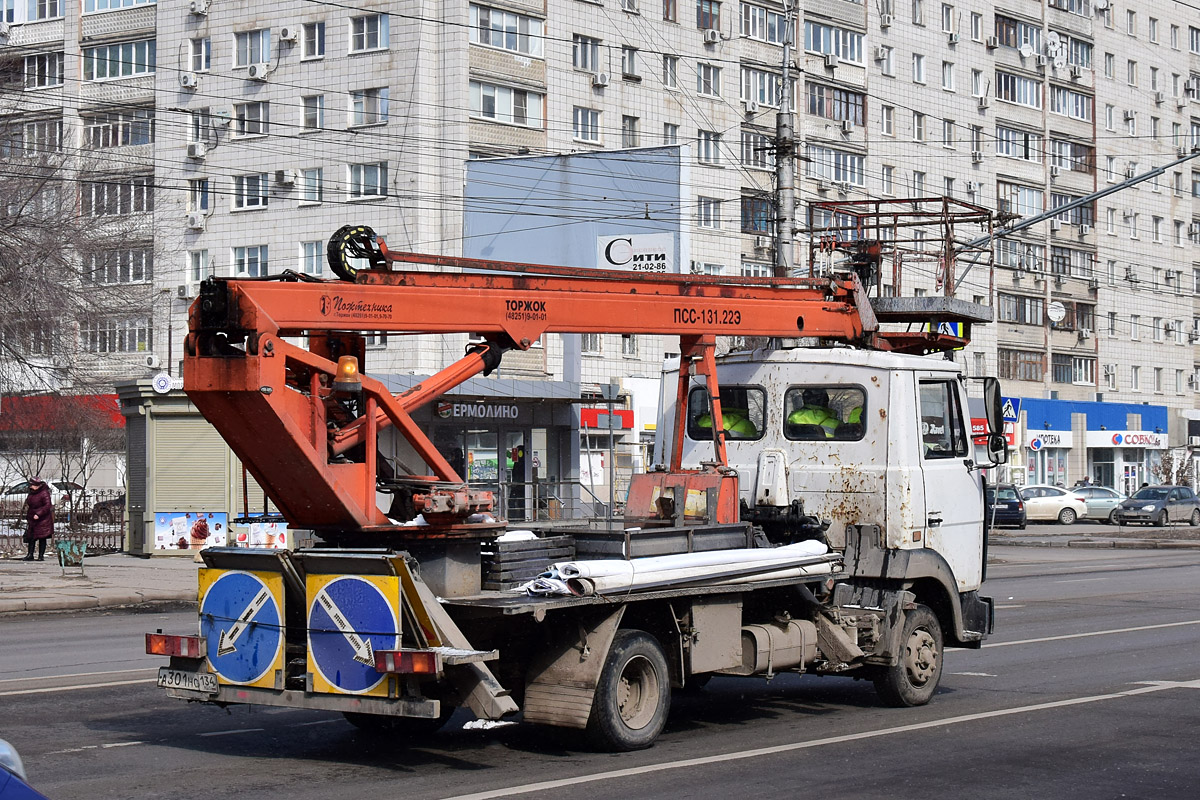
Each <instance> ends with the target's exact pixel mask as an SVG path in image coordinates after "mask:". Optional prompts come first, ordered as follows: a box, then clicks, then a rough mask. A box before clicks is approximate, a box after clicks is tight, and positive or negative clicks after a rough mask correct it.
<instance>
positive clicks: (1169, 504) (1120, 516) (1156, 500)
mask: <svg viewBox="0 0 1200 800" xmlns="http://www.w3.org/2000/svg"><path fill="white" fill-rule="evenodd" d="M1113 517H1114V519H1115V520H1116V521H1117V522H1118V523H1121V524H1124V523H1131V522H1140V523H1142V524H1143V525H1158V526H1159V527H1163V526H1165V525H1168V524H1170V523H1172V522H1187V523H1189V524H1191V525H1197V526H1200V497H1197V496H1196V493H1195V492H1193V491H1192V490H1191V489H1190V488H1189V487H1187V486H1143V487H1142V488H1141V489H1138V490H1137V491H1136V492H1134V493H1133V494H1132V495H1130V497H1129V499H1128V500H1123V501H1121V504H1120V505H1118V506H1117V508H1116V511H1115V512H1114V514H1113Z"/></svg>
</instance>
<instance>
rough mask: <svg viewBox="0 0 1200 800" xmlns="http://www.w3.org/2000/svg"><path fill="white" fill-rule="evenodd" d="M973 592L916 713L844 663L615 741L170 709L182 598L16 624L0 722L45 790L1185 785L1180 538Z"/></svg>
mask: <svg viewBox="0 0 1200 800" xmlns="http://www.w3.org/2000/svg"><path fill="white" fill-rule="evenodd" d="M987 588H988V590H989V591H990V593H991V594H992V595H993V596H995V597H996V599H997V603H998V611H997V617H998V620H997V622H998V631H997V633H996V635H995V636H993V637H992V638H991V639H990V640H989V641H988V643H987V644H986V645H985V647H984V648H983V649H982V650H978V651H963V650H952V651H949V652H948V654H947V658H946V670H945V674H944V677H943V681H942V688H941V690H940V691H939V693H938V695H937V696H936V697H935V698H934V700H933V702H932V703H930V704H929V705H928V706H925V707H923V708H917V709H884V708H880V707H878V706H877V705H876V702H875V696H874V691H873V689H872V688H871V686H870V685H869V684H867V683H864V682H856V681H852V680H849V679H844V678H817V677H813V676H793V675H787V676H782V677H779V678H776V679H775V680H773V681H770V682H765V681H762V680H752V679H740V680H739V679H733V678H718V679H715V680H713V681H712V682H711V683H710V684H709V687H708V688H707V689H706V690H705V691H704V692H703V693H701V694H699V695H697V696H683V697H679V698H677V700H676V702H675V703H674V706H673V709H672V713H671V717H670V722H669V724H668V728H667V730H666V732H665V733H664V735H663V736H662V738H661V739H660V741H659V743H658V744H657V745H656V746H655V747H654V748H652V749H650V750H646V751H642V752H638V753H628V754H622V755H609V754H604V755H601V754H595V753H591V752H588V751H587V750H586V749H585V748H584V747H582V746H581V743H580V741H579V740H578V738H577V737H575V736H573V735H571V734H569V733H566V732H563V731H557V730H549V729H538V728H536V727H534V726H524V725H520V724H515V725H507V726H504V727H500V728H494V729H490V730H489V729H464V728H463V724H462V723H463V722H464V721H465V720H464V718H463V717H464V716H465V715H464V714H463V712H459V714H457V715H456V716H455V717H454V718H453V719H452V720H451V722H450V723H449V724H448V725H447V726H446V728H444V729H443V731H442V732H441V733H439V734H438V735H436V736H434V737H431V738H428V739H426V740H423V741H420V742H417V743H415V744H414V745H412V746H409V747H398V746H396V745H394V744H388V743H386V742H383V741H380V740H378V739H372V738H371V737H369V736H367V735H365V734H362V733H360V732H358V731H357V730H356V729H354V728H353V727H351V726H350V725H349V724H347V723H346V722H344V721H343V720H342V719H341V718H340V717H339V716H337V715H333V714H328V713H321V712H307V711H287V710H260V711H249V710H246V709H233V710H230V711H228V712H227V711H223V710H220V709H216V708H209V707H206V706H197V705H189V704H186V703H183V702H180V701H174V700H168V699H167V698H165V697H164V696H162V695H161V694H160V693H159V691H158V690H157V689H156V688H155V687H154V686H153V685H152V683H151V680H150V676H151V675H152V671H151V670H150V669H149V668H151V667H153V666H154V665H156V664H157V660H156V659H149V658H147V657H145V656H141V655H140V652H141V650H142V634H143V633H144V632H145V631H146V630H148V629H151V630H152V629H154V628H160V627H161V628H164V629H167V630H175V631H186V630H191V629H192V628H194V626H195V620H194V617H193V615H192V613H190V612H187V611H175V612H156V613H153V614H140V615H131V614H118V613H86V614H75V615H53V616H44V617H36V616H33V617H22V618H14V619H8V620H5V621H4V624H3V626H0V737H4V738H8V739H9V740H10V741H13V742H14V743H15V744H17V746H18V747H19V748H20V749H21V751H22V754H23V755H24V757H25V761H26V766H27V768H28V770H29V772H30V775H31V778H32V780H33V782H34V784H35V785H37V786H38V787H40V788H41V789H42V791H43V792H45V793H46V794H47V795H49V796H50V797H52V798H55V800H73V799H74V798H88V799H89V800H92V799H93V798H126V799H128V800H141V799H142V798H183V797H187V798H191V797H196V798H204V800H220V799H221V798H239V799H240V800H244V799H245V798H276V797H279V798H288V800H308V798H322V799H324V798H329V797H338V798H341V797H358V796H362V797H372V798H405V800H407V799H408V798H426V797H429V798H448V797H463V796H468V797H501V796H519V795H524V796H533V795H534V794H540V795H548V794H554V795H565V794H567V793H569V794H570V795H572V796H576V797H578V796H580V795H581V794H583V795H586V796H587V797H588V799H589V800H592V798H609V797H613V798H616V797H622V798H625V797H630V796H634V797H638V798H639V799H640V798H667V797H670V798H676V797H699V798H722V800H724V799H725V798H730V797H736V798H756V797H763V798H767V797H770V798H772V799H773V800H775V799H776V798H779V797H781V796H784V797H792V796H800V795H804V796H806V797H821V796H827V797H831V796H838V797H855V798H890V799H894V798H905V797H920V798H922V800H927V799H928V798H956V799H957V798H963V797H979V798H1021V800H1025V799H1026V798H1029V797H1031V796H1042V797H1053V798H1056V799H1057V798H1081V799H1082V798H1087V800H1096V799H1097V798H1117V797H1139V798H1149V797H1153V798H1156V799H1161V798H1166V799H1169V798H1194V797H1196V794H1197V790H1196V786H1197V785H1200V758H1197V755H1198V753H1200V748H1198V747H1197V745H1196V739H1195V731H1196V730H1200V702H1197V701H1198V700H1200V695H1198V694H1197V689H1200V551H1190V550H1189V551H1136V550H1135V551H1114V550H1107V551H1099V550H1076V549H1067V548H1018V547H1006V548H998V549H997V550H995V551H993V563H992V564H991V566H990V569H989V582H988V585H987ZM88 683H93V684H107V685H105V686H101V687H98V688H88V686H87V684H88ZM63 686H75V687H77V688H70V689H65V690H64V689H63V688H61V687H63Z"/></svg>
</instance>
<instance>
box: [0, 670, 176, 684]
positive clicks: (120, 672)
mask: <svg viewBox="0 0 1200 800" xmlns="http://www.w3.org/2000/svg"><path fill="white" fill-rule="evenodd" d="M139 672H145V673H148V674H151V675H157V674H158V667H143V668H142V669H113V670H109V671H108V672H72V673H70V674H68V675H34V676H31V677H28V678H3V679H0V683H16V682H17V681H33V680H37V679H38V678H55V679H58V680H62V679H65V678H93V677H95V676H97V675H130V674H133V675H136V674H138V673H139Z"/></svg>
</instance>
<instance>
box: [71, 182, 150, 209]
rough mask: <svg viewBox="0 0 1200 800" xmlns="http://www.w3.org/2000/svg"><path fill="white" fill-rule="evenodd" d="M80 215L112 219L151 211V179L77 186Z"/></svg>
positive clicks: (85, 183)
mask: <svg viewBox="0 0 1200 800" xmlns="http://www.w3.org/2000/svg"><path fill="white" fill-rule="evenodd" d="M81 194H82V202H81V205H82V208H83V213H84V215H86V216H89V217H113V216H124V215H126V214H136V213H141V212H147V211H153V210H154V178H152V177H150V176H148V175H146V176H138V177H130V178H114V179H112V180H108V181H86V182H84V183H83V185H82V187H81Z"/></svg>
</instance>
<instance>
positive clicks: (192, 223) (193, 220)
mask: <svg viewBox="0 0 1200 800" xmlns="http://www.w3.org/2000/svg"><path fill="white" fill-rule="evenodd" d="M206 221H207V220H206V218H205V216H204V215H203V214H200V213H195V212H193V213H191V214H188V215H187V226H188V229H189V230H193V231H202V230H204V225H205V222H206Z"/></svg>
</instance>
